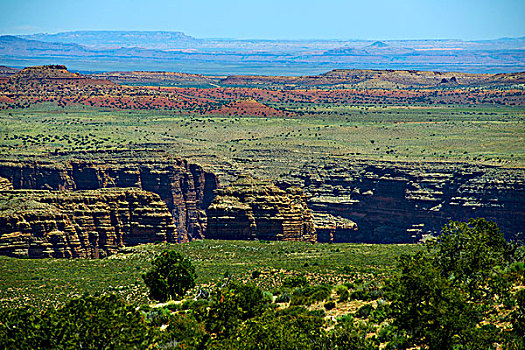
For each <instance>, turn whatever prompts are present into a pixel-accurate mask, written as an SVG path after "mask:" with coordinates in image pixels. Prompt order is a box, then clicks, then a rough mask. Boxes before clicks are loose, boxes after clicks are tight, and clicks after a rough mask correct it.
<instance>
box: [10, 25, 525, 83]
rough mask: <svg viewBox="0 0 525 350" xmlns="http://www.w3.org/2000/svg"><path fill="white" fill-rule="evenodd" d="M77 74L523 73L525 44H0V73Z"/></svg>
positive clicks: (146, 36)
mask: <svg viewBox="0 0 525 350" xmlns="http://www.w3.org/2000/svg"><path fill="white" fill-rule="evenodd" d="M43 64H66V65H67V66H68V67H70V68H71V69H73V70H77V71H84V72H85V71H121V70H162V71H173V72H189V73H200V74H208V75H210V74H211V75H229V74H260V75H308V74H317V73H321V72H326V71H328V70H330V69H344V68H360V69H418V70H439V71H458V72H472V73H500V72H519V71H525V37H522V38H503V39H497V40H485V41H463V40H384V41H367V40H292V41H287V40H229V39H197V38H193V37H191V36H188V35H185V34H184V33H181V32H160V31H159V32H137V31H131V32H127V31H79V32H65V33H57V34H32V35H21V36H9V35H5V36H0V65H6V66H12V67H24V66H33V65H43Z"/></svg>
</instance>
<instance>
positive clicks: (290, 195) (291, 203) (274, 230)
mask: <svg viewBox="0 0 525 350" xmlns="http://www.w3.org/2000/svg"><path fill="white" fill-rule="evenodd" d="M216 194H217V196H216V197H215V199H214V200H213V202H212V203H211V205H210V206H209V207H208V210H207V214H208V229H207V231H206V238H210V239H261V240H285V241H315V240H316V235H315V229H314V224H313V220H312V216H311V213H310V210H309V209H308V207H307V205H306V199H305V196H304V194H303V192H302V190H301V189H299V188H294V187H292V188H288V189H287V190H286V191H284V190H281V189H279V188H277V187H276V186H275V185H273V184H270V183H269V182H265V181H260V180H255V179H253V178H250V177H245V176H242V177H240V178H239V179H238V180H237V181H236V182H234V183H233V184H231V185H230V186H229V187H226V188H224V189H218V190H216Z"/></svg>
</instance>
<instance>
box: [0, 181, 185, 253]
mask: <svg viewBox="0 0 525 350" xmlns="http://www.w3.org/2000/svg"><path fill="white" fill-rule="evenodd" d="M177 240H178V237H177V233H176V230H175V224H174V222H173V218H172V216H171V214H170V212H169V210H168V208H167V206H166V204H165V203H164V202H163V201H162V200H161V199H160V197H159V196H158V195H157V194H154V193H151V192H146V191H143V190H140V189H136V188H112V189H97V190H88V191H46V190H7V191H0V255H9V256H14V257H29V258H99V257H100V258H101V257H105V256H108V255H110V254H112V253H115V252H116V251H117V249H118V248H119V247H123V246H129V245H136V244H139V243H153V242H167V241H177Z"/></svg>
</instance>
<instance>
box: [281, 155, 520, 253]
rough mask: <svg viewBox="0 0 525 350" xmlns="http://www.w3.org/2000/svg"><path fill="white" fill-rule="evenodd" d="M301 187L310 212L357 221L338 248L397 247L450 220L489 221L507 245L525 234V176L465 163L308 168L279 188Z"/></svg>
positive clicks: (361, 163) (437, 229) (347, 163)
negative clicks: (351, 244)
mask: <svg viewBox="0 0 525 350" xmlns="http://www.w3.org/2000/svg"><path fill="white" fill-rule="evenodd" d="M292 185H293V186H301V187H303V188H304V190H305V193H306V195H307V197H308V206H309V207H310V208H311V209H312V210H313V211H314V212H315V213H327V214H331V215H334V216H340V217H343V218H347V219H350V220H352V221H353V222H355V223H356V224H357V228H358V229H357V230H346V231H345V234H344V235H343V236H341V235H339V239H338V240H339V241H346V242H369V243H379V242H381V243H394V242H395V243H399V242H415V241H418V240H419V239H420V238H421V237H422V235H423V234H437V233H439V232H440V230H441V227H442V226H443V225H444V224H446V223H447V222H448V221H449V220H468V219H469V218H474V217H484V218H486V219H489V220H493V221H495V222H496V223H497V224H498V226H499V227H500V228H501V229H502V231H503V232H504V233H505V235H506V237H507V238H512V237H514V236H515V235H516V234H518V233H520V232H524V231H525V170H524V169H506V168H500V167H491V166H483V165H473V164H467V163H447V162H420V163H416V162H386V161H370V160H355V161H341V162H338V163H326V164H324V165H319V164H309V165H307V166H305V167H304V168H302V169H301V170H300V171H298V172H295V173H293V174H291V175H288V176H286V177H285V178H284V179H283V181H281V182H279V183H278V186H279V187H281V188H283V189H286V188H287V187H289V186H292Z"/></svg>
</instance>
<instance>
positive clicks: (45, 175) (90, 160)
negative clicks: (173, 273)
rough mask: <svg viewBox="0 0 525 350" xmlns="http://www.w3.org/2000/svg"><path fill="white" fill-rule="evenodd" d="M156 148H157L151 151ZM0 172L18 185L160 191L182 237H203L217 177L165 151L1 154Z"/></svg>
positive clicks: (30, 187) (16, 186)
mask: <svg viewBox="0 0 525 350" xmlns="http://www.w3.org/2000/svg"><path fill="white" fill-rule="evenodd" d="M153 153H155V152H153ZM0 177H3V178H5V179H7V180H8V181H9V182H10V183H11V184H12V186H13V188H14V189H38V190H41V189H43V190H69V191H77V190H93V189H98V188H112V187H136V188H139V189H143V190H145V191H150V192H153V193H156V194H158V195H159V196H160V198H161V199H162V200H163V201H164V202H165V203H166V205H167V207H168V209H169V211H170V212H171V214H172V216H173V220H174V223H175V226H176V231H177V234H176V235H175V236H174V237H176V239H177V240H178V241H186V240H191V239H197V238H203V237H204V231H205V229H206V215H205V209H206V207H207V206H208V205H209V203H210V202H211V200H212V199H213V196H214V194H213V191H214V190H215V189H216V188H217V184H218V181H217V178H216V177H215V175H214V174H212V173H209V172H206V171H204V170H203V169H202V167H200V166H199V165H197V164H190V163H188V162H187V161H186V160H183V159H180V158H175V157H168V156H166V155H165V154H164V153H162V152H158V153H155V154H152V152H151V151H148V152H140V151H112V152H91V153H79V154H76V155H71V154H68V155H67V158H64V157H60V156H51V157H50V158H48V160H34V159H26V160H0Z"/></svg>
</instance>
